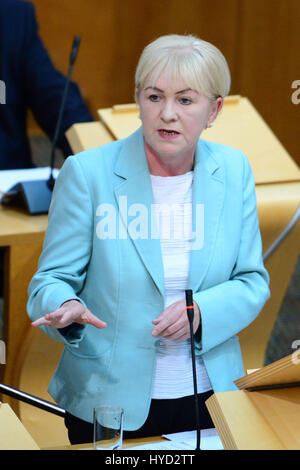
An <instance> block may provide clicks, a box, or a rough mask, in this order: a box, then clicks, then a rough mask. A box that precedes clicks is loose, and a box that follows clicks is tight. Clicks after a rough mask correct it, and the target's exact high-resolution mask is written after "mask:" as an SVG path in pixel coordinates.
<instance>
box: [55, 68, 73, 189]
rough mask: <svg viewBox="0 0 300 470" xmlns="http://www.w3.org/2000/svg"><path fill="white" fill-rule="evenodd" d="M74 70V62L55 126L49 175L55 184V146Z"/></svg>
mask: <svg viewBox="0 0 300 470" xmlns="http://www.w3.org/2000/svg"><path fill="white" fill-rule="evenodd" d="M72 71H73V64H71V65H70V68H69V72H68V76H67V80H66V86H65V89H64V94H63V98H62V101H61V105H60V109H59V114H58V120H57V124H56V128H55V134H54V138H53V143H52V149H51V158H50V161H51V163H50V165H51V166H50V169H51V172H50V177H49V183H50V184H52V185H53V186H54V178H53V170H54V158H55V147H56V144H57V140H58V133H59V131H60V127H61V120H62V117H63V111H64V107H65V101H66V97H67V94H68V89H69V84H70V79H71V75H72Z"/></svg>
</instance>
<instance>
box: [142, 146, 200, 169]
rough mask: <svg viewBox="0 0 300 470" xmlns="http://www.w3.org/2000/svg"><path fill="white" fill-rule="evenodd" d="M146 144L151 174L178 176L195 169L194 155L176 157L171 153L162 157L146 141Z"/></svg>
mask: <svg viewBox="0 0 300 470" xmlns="http://www.w3.org/2000/svg"><path fill="white" fill-rule="evenodd" d="M144 145H145V152H146V156H147V160H148V166H149V171H150V174H151V175H154V176H178V175H184V174H185V173H188V172H189V171H191V170H192V169H193V166H194V155H191V156H190V157H189V158H182V157H181V158H176V157H173V156H171V155H168V156H165V157H162V156H160V155H158V154H157V153H156V152H155V151H154V150H153V149H152V148H151V147H150V146H149V145H148V144H147V143H146V142H145V143H144Z"/></svg>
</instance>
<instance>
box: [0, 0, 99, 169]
mask: <svg viewBox="0 0 300 470" xmlns="http://www.w3.org/2000/svg"><path fill="white" fill-rule="evenodd" d="M71 39H72V38H70V49H71ZM67 68H68V64H66V70H67ZM0 80H2V81H4V82H5V87H6V103H5V104H0V170H1V169H2V170H4V169H13V168H28V167H32V166H33V164H32V161H31V155H30V146H29V141H28V137H27V134H26V114H27V110H28V108H30V109H31V110H32V112H33V114H34V116H35V118H36V120H37V122H38V123H39V125H40V126H41V128H42V129H43V130H44V131H45V133H46V134H47V135H48V136H49V138H50V139H53V136H54V132H55V126H56V122H57V118H58V112H59V107H60V103H61V100H62V94H63V90H64V84H65V80H66V79H65V77H64V76H63V75H62V74H61V73H60V72H58V71H57V70H55V68H54V66H53V64H52V62H51V59H50V58H49V56H48V53H47V51H46V49H45V47H44V46H43V44H42V42H41V40H40V38H39V36H38V25H37V21H36V18H35V11H34V6H33V5H32V4H31V3H29V2H25V1H21V0H1V1H0ZM91 120H93V118H92V116H91V114H90V112H89V111H88V109H87V108H86V106H85V104H84V103H83V100H82V98H81V95H80V92H79V89H78V87H77V85H76V84H75V83H71V84H70V87H69V91H68V96H67V100H66V109H65V112H64V115H63V119H62V128H61V132H60V135H59V140H58V146H59V147H60V148H61V149H62V151H63V152H64V154H65V156H68V155H70V154H71V153H72V152H71V149H70V147H69V145H68V143H67V140H66V138H65V136H64V133H65V131H66V130H67V129H68V128H69V127H70V126H71V125H72V124H73V123H74V122H87V121H91ZM49 157H50V156H49ZM49 163H50V162H49Z"/></svg>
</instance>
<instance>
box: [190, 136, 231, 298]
mask: <svg viewBox="0 0 300 470" xmlns="http://www.w3.org/2000/svg"><path fill="white" fill-rule="evenodd" d="M224 187H225V184H224V178H223V175H222V174H221V171H220V168H219V164H218V163H217V161H216V160H215V159H214V158H213V154H211V152H210V150H209V149H208V147H207V146H206V144H205V141H203V140H200V141H199V144H198V147H197V151H196V156H195V167H194V186H193V234H194V240H193V243H192V245H191V255H190V274H189V283H188V287H189V289H192V290H193V291H194V292H197V291H198V290H200V287H201V285H202V283H203V281H204V279H205V276H206V273H207V271H208V268H209V265H210V262H211V259H212V256H213V252H214V246H215V243H216V236H217V229H218V224H219V220H220V215H221V211H222V207H223V201H224Z"/></svg>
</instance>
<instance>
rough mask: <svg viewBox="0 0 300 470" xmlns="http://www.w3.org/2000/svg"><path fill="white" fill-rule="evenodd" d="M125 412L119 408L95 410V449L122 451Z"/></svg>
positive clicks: (105, 407)
mask: <svg viewBox="0 0 300 470" xmlns="http://www.w3.org/2000/svg"><path fill="white" fill-rule="evenodd" d="M123 415H124V410H123V409H122V408H120V407H119V406H99V407H97V408H94V448H95V449H96V450H120V449H122V439H123Z"/></svg>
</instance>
